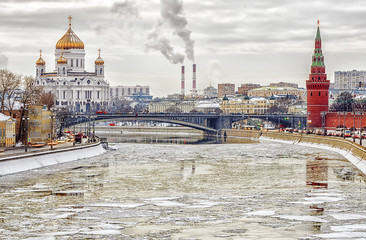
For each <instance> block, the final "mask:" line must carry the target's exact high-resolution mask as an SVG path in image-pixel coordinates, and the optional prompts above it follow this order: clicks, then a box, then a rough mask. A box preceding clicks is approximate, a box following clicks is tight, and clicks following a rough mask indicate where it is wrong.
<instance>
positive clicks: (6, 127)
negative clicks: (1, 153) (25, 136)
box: [0, 113, 16, 148]
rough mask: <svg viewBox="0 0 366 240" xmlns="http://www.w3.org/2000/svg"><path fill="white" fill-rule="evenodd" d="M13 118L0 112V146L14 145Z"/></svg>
mask: <svg viewBox="0 0 366 240" xmlns="http://www.w3.org/2000/svg"><path fill="white" fill-rule="evenodd" d="M15 123H16V121H15V119H13V118H12V117H10V116H6V115H4V114H2V113H0V146H1V147H5V148H9V147H14V146H15Z"/></svg>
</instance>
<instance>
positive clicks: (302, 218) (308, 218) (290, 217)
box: [274, 215, 328, 223]
mask: <svg viewBox="0 0 366 240" xmlns="http://www.w3.org/2000/svg"><path fill="white" fill-rule="evenodd" d="M274 217H276V218H281V219H287V220H291V221H300V222H319V223H327V222H328V221H327V220H324V219H322V218H319V217H314V216H296V215H276V216H274Z"/></svg>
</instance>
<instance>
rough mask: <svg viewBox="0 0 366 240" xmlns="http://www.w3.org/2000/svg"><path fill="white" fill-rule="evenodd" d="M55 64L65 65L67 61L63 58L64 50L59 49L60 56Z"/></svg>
mask: <svg viewBox="0 0 366 240" xmlns="http://www.w3.org/2000/svg"><path fill="white" fill-rule="evenodd" d="M57 64H67V59H66V58H65V57H64V49H63V48H62V49H61V56H60V57H59V58H58V59H57Z"/></svg>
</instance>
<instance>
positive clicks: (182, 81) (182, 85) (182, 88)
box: [181, 66, 185, 96]
mask: <svg viewBox="0 0 366 240" xmlns="http://www.w3.org/2000/svg"><path fill="white" fill-rule="evenodd" d="M184 88H185V87H184V66H182V80H181V94H182V95H183V96H184Z"/></svg>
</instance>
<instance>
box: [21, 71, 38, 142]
mask: <svg viewBox="0 0 366 240" xmlns="http://www.w3.org/2000/svg"><path fill="white" fill-rule="evenodd" d="M22 80H23V81H22V85H23V89H24V90H23V92H22V95H21V98H20V101H19V102H20V104H21V116H20V124H19V131H18V136H17V137H18V139H17V140H18V141H19V140H20V139H23V135H22V133H23V131H22V130H24V124H25V123H24V122H25V121H24V120H23V118H24V117H28V106H29V105H36V104H37V103H39V100H40V96H41V94H42V93H43V88H42V87H39V86H36V85H35V84H34V78H33V77H32V76H24V77H23V79H22Z"/></svg>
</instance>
